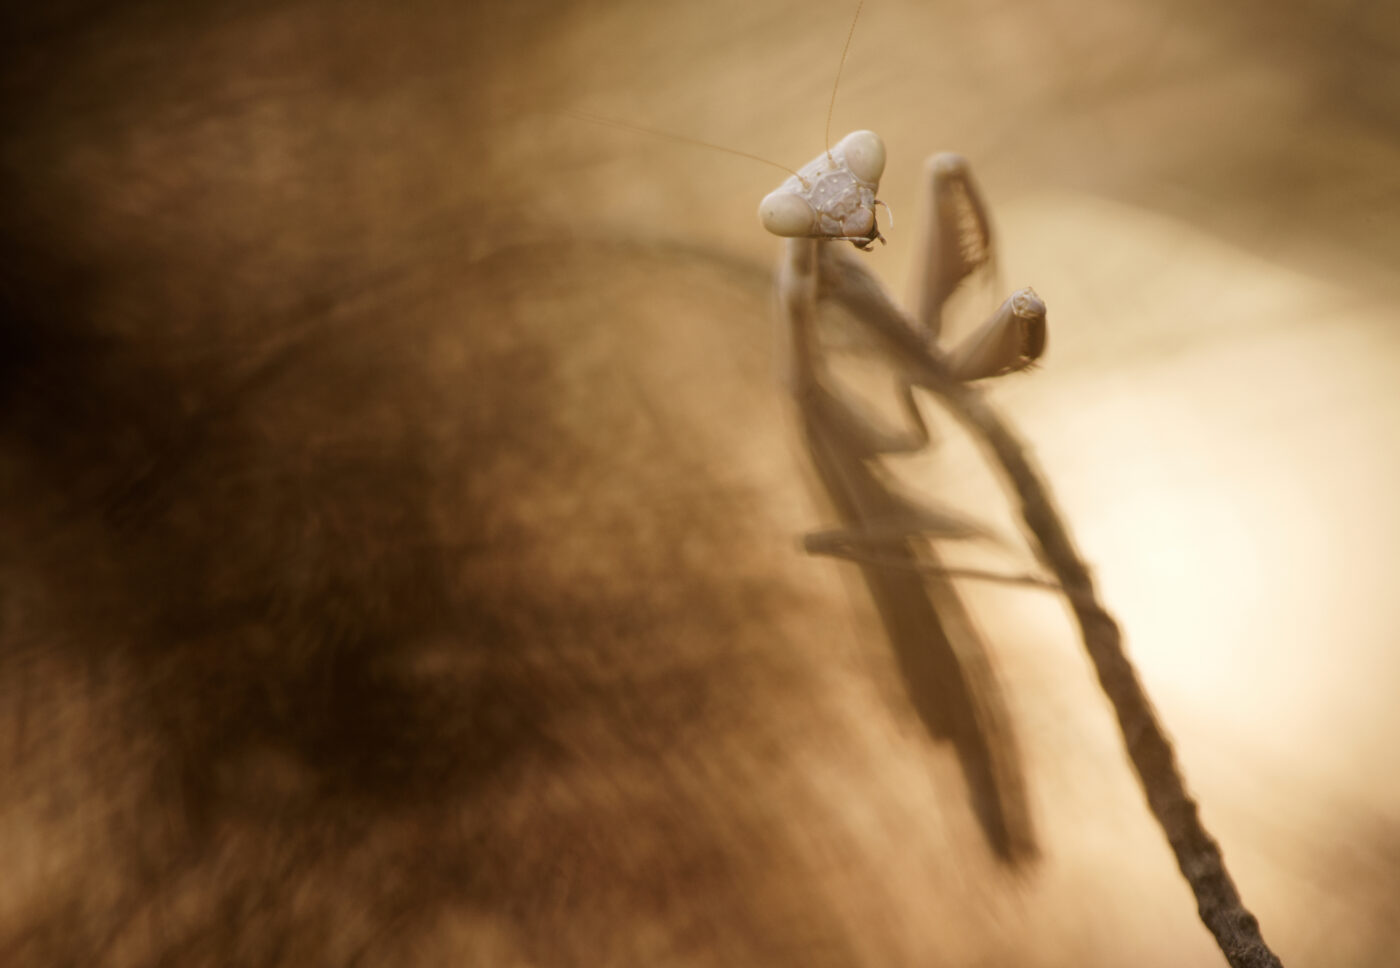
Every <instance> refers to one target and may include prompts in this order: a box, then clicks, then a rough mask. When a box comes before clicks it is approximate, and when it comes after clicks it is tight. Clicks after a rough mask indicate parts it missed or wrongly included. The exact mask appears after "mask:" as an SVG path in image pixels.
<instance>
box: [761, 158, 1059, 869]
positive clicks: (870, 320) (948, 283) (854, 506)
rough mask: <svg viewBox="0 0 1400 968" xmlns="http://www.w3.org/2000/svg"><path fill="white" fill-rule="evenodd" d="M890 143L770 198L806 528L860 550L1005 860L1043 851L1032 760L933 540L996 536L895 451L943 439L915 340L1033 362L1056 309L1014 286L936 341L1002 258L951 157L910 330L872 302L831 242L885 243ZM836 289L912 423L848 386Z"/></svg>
mask: <svg viewBox="0 0 1400 968" xmlns="http://www.w3.org/2000/svg"><path fill="white" fill-rule="evenodd" d="M884 164H885V149H884V145H883V143H882V142H881V140H880V138H879V136H878V135H876V134H875V133H874V132H872V131H856V132H853V133H851V134H849V135H847V136H846V137H845V138H843V139H841V141H839V142H838V143H837V144H836V145H834V146H832V148H831V149H829V150H828V151H826V152H824V153H823V154H821V155H819V156H818V157H817V158H816V159H814V160H813V161H812V162H811V163H809V164H808V165H806V166H804V167H803V168H802V169H801V170H800V171H799V172H797V173H796V174H794V175H793V176H792V177H790V178H789V179H788V180H787V181H786V182H785V183H784V184H783V185H782V186H781V187H780V188H778V189H777V190H776V191H774V192H772V193H770V194H769V195H768V196H767V197H766V198H765V199H764V200H763V202H762V204H761V205H760V207H759V218H760V221H761V222H762V223H763V225H764V227H765V228H767V229H768V230H769V231H770V232H772V233H774V234H775V235H779V236H783V237H785V238H786V239H787V241H786V243H785V250H784V255H783V258H782V261H781V263H780V266H779V270H778V276H777V296H778V299H777V302H778V304H779V307H780V314H781V316H782V320H783V323H784V325H785V328H786V337H785V342H786V345H787V356H788V361H787V380H788V384H789V390H790V392H791V393H792V396H793V399H794V401H795V403H796V405H797V410H798V413H799V416H800V423H801V426H802V432H803V436H804V439H805V442H806V446H807V450H808V453H809V456H810V458H811V462H812V464H813V466H814V468H815V470H816V472H817V476H818V477H819V478H820V480H821V483H822V486H823V488H824V489H825V491H826V494H827V496H828V498H829V499H830V502H831V504H832V505H833V506H834V508H835V510H836V513H837V514H838V516H839V517H840V519H841V527H839V528H836V529H832V530H826V531H820V532H816V533H813V534H809V535H808V536H807V537H806V539H805V541H804V545H805V547H806V549H807V551H808V552H810V553H814V554H824V555H834V556H837V557H844V558H849V559H852V560H854V561H855V562H856V563H857V564H858V565H859V566H860V569H861V573H862V576H863V578H864V581H865V584H866V586H867V588H868V590H869V592H870V595H871V597H872V599H873V601H874V603H875V606H876V609H877V611H878V612H879V615H880V619H881V621H882V623H883V625H884V629H885V632H886V635H887V637H888V640H889V642H890V645H891V646H892V648H893V649H894V652H895V655H896V659H897V661H898V664H899V668H900V671H901V675H902V678H903V681H904V683H905V688H906V691H907V693H908V694H909V697H910V699H911V701H912V703H913V705H914V707H915V710H916V711H917V713H918V715H919V717H920V719H921V720H922V722H923V724H924V726H925V728H926V729H927V730H928V731H929V733H930V734H931V735H932V736H934V737H938V738H945V739H949V740H951V742H952V744H953V745H954V747H955V749H956V750H957V754H958V758H959V761H960V763H961V766H962V770H963V773H964V775H965V777H966V780H967V782H968V786H969V790H970V791H971V794H972V800H973V806H974V809H975V811H976V813H977V816H978V818H979V820H980V822H981V824H982V827H983V830H984V832H985V834H986V836H987V840H988V842H989V844H990V845H991V846H992V848H993V850H994V851H995V852H996V854H997V855H998V856H999V857H1001V858H1002V859H1003V860H1005V861H1008V862H1017V861H1021V860H1025V859H1028V858H1030V857H1031V856H1033V855H1034V854H1035V852H1036V845H1035V834H1034V829H1033V824H1032V821H1031V816H1030V809H1029V805H1028V800H1027V795H1026V789H1025V783H1024V779H1023V776H1022V771H1021V767H1020V762H1019V760H1020V756H1019V752H1018V749H1017V743H1016V740H1015V733H1014V730H1013V728H1012V726H1011V721H1010V716H1009V714H1008V711H1007V709H1006V707H1005V703H1004V701H1003V699H1002V695H1001V690H1000V688H999V687H998V685H997V683H996V681H995V676H994V674H993V672H992V668H991V664H990V662H989V660H988V658H987V656H988V650H987V647H986V645H985V643H984V642H983V640H982V637H981V635H980V634H979V632H978V630H977V628H976V626H975V624H974V623H973V621H972V620H971V617H970V615H969V614H968V612H967V609H966V608H965V606H964V605H963V604H962V601H961V599H960V598H959V596H958V593H957V590H956V588H955V587H954V584H953V576H952V575H951V574H949V573H947V572H944V571H943V570H942V569H941V568H940V564H939V560H938V557H937V553H936V552H935V550H934V548H933V546H932V541H933V540H936V539H955V540H956V539H969V538H975V537H979V536H984V535H985V531H984V530H983V529H981V528H980V527H978V526H977V525H975V524H973V523H971V522H969V521H966V520H964V519H963V518H961V517H959V516H956V515H953V514H950V513H949V512H947V511H945V510H943V509H940V508H936V507H933V506H931V505H929V504H927V503H925V502H923V501H921V500H920V499H919V498H918V497H916V496H914V495H912V494H909V493H906V492H904V491H902V490H901V489H900V488H898V487H897V486H896V485H895V484H894V483H893V481H892V480H891V478H890V475H889V474H888V473H887V472H886V471H885V468H884V467H883V466H882V461H883V460H884V458H886V457H889V456H892V455H897V454H908V453H913V452H916V451H921V450H924V449H926V448H928V447H930V446H931V444H932V440H931V437H930V434H929V430H928V427H927V425H926V423H925V421H924V419H923V417H922V415H921V413H920V410H919V403H918V401H917V399H916V397H915V388H916V387H918V386H920V385H921V384H923V383H925V382H926V381H923V380H921V377H920V374H919V373H917V372H915V371H913V370H911V369H910V368H909V367H908V366H906V365H903V364H902V363H901V360H905V359H907V358H909V354H910V353H911V352H913V353H918V354H928V356H929V358H931V359H937V360H941V361H943V363H944V365H946V367H947V371H948V375H949V377H950V378H951V379H954V380H962V381H966V380H974V379H981V378H985V377H993V376H998V375H1001V374H1005V373H1011V372H1016V371H1019V370H1024V369H1025V368H1026V367H1028V366H1030V365H1031V364H1032V363H1034V362H1035V361H1036V360H1037V359H1038V358H1039V357H1040V356H1041V354H1042V353H1043V352H1044V349H1045V343H1046V339H1045V332H1046V322H1045V305H1044V303H1043V302H1042V301H1041V300H1040V299H1039V298H1038V297H1037V296H1036V295H1035V293H1034V291H1032V290H1030V289H1023V290H1020V291H1018V292H1017V293H1015V294H1013V295H1012V296H1011V297H1010V298H1008V299H1007V300H1006V301H1005V302H1004V303H1003V304H1002V305H1001V307H1000V308H999V309H998V310H997V311H996V312H994V313H993V314H992V315H991V316H990V317H989V318H988V319H987V320H986V321H985V322H984V323H983V324H982V325H981V326H980V327H979V328H978V329H977V330H976V331H975V332H973V333H972V334H971V335H969V336H968V337H967V338H965V339H964V340H962V341H961V342H960V343H959V344H957V345H956V346H954V347H952V348H951V349H950V350H949V351H948V352H947V353H943V352H942V351H940V350H939V347H938V342H939V335H940V332H941V329H942V326H941V321H942V315H943V310H944V307H945V306H946V305H947V303H948V299H949V297H950V296H951V295H952V294H953V292H954V291H956V290H957V289H958V287H959V286H961V285H962V284H963V283H964V282H965V281H966V280H968V279H969V278H970V277H971V276H973V275H974V274H975V273H977V272H979V271H980V270H984V269H986V268H988V267H989V265H990V264H991V262H992V259H993V249H992V242H991V238H992V235H991V229H990V226H989V224H988V221H987V217H986V206H985V205H984V204H983V202H982V199H981V195H980V193H979V191H978V189H977V186H976V184H975V182H974V181H973V179H972V176H971V172H970V169H969V166H968V164H967V163H966V161H965V160H964V159H962V158H961V157H959V156H956V155H939V156H936V157H935V158H933V159H932V160H931V161H930V163H929V165H928V166H927V178H928V194H929V200H930V205H929V209H928V215H927V217H928V222H929V225H928V228H927V230H926V233H925V235H926V237H927V239H928V240H929V241H928V246H927V256H928V258H927V260H926V272H925V279H924V282H923V285H922V286H921V287H920V292H921V299H920V307H919V312H918V316H917V323H916V325H914V326H910V325H907V324H906V323H905V322H903V321H902V320H901V319H900V318H899V317H898V316H891V315H889V314H888V313H880V312H874V313H872V312H871V311H870V307H869V305H868V304H869V303H870V302H871V300H872V299H876V300H878V299H879V298H880V297H879V296H878V295H876V294H878V293H879V292H880V290H879V288H878V284H877V283H876V282H875V280H874V279H873V277H871V276H869V275H868V274H867V273H866V272H865V271H864V270H863V268H862V267H860V266H859V265H858V264H856V263H855V262H854V261H852V260H851V259H849V258H839V257H837V256H836V255H835V254H833V247H832V246H830V245H828V244H827V243H830V242H842V241H844V242H851V243H852V244H853V245H854V246H855V247H856V248H858V249H862V250H864V249H866V248H867V247H868V246H869V245H870V244H871V243H872V242H873V241H875V240H877V239H881V236H880V232H879V227H878V222H877V219H876V214H877V210H876V205H877V204H878V202H877V200H876V198H875V194H876V192H877V191H878V185H879V179H880V177H881V175H882V174H883V169H884ZM823 297H826V298H830V299H833V300H835V301H836V302H839V303H842V304H844V306H845V308H846V309H847V310H849V311H850V312H851V319H852V321H853V323H852V324H853V325H855V326H858V327H860V328H861V329H862V330H864V331H865V333H864V335H867V336H869V337H870V338H871V341H873V342H874V343H875V344H876V345H877V346H879V348H880V353H881V356H882V358H883V359H884V360H885V361H886V362H887V363H888V365H889V366H890V369H891V371H892V376H893V378H894V380H895V383H896V387H895V393H896V397H897V400H898V405H899V411H900V413H901V415H902V417H903V421H902V422H903V426H898V427H889V426H882V425H881V423H880V422H879V420H878V419H877V418H876V416H875V415H874V414H873V413H872V412H869V411H868V410H863V409H862V407H861V406H860V404H859V403H858V401H856V400H855V399H854V398H852V397H851V396H850V395H848V394H847V393H846V392H844V391H843V389H842V387H841V385H840V381H839V380H838V379H837V378H836V376H835V374H834V373H833V369H832V367H831V365H830V359H829V354H828V353H827V351H826V350H825V348H824V347H823V343H822V340H821V337H820V334H819V333H818V327H817V323H816V319H817V311H818V302H819V301H820V300H821V299H822V298H823Z"/></svg>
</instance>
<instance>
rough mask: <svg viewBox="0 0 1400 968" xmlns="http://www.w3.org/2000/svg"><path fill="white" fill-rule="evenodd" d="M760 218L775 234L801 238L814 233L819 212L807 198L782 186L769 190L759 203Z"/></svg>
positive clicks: (788, 237) (766, 227)
mask: <svg viewBox="0 0 1400 968" xmlns="http://www.w3.org/2000/svg"><path fill="white" fill-rule="evenodd" d="M758 220H759V221H760V222H762V223H763V227H764V228H765V229H767V230H768V231H769V232H772V233H773V234H774V235H777V236H780V237H782V238H785V239H800V238H803V237H805V236H810V235H813V234H814V229H815V228H816V224H817V213H816V212H815V211H814V210H813V209H812V205H811V203H810V202H808V201H807V199H805V198H803V197H802V196H801V195H798V194H795V193H793V192H790V191H787V190H785V189H784V188H780V189H778V190H777V191H775V192H769V193H768V194H767V195H766V196H764V199H763V201H762V202H760V203H759V206H758Z"/></svg>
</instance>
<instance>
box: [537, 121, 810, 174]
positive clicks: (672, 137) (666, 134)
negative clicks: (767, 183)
mask: <svg viewBox="0 0 1400 968" xmlns="http://www.w3.org/2000/svg"><path fill="white" fill-rule="evenodd" d="M555 113H557V114H561V115H563V116H564V117H566V118H573V119H574V120H576V121H587V122H589V123H590V124H601V125H603V126H604V127H607V128H618V129H620V130H622V131H632V132H634V133H636V134H645V135H650V136H651V137H653V138H665V139H666V140H667V141H678V142H680V143H681V144H683V145H691V146H693V147H697V148H710V149H712V150H714V151H722V152H724V153H725V154H726V155H737V156H738V157H740V158H747V159H749V161H757V162H762V163H763V164H765V165H769V166H771V167H773V168H777V169H779V170H780V171H785V172H787V173H788V174H789V175H792V176H793V177H794V178H801V177H802V176H801V175H799V174H798V173H797V172H795V171H793V170H792V169H791V168H789V167H788V166H787V165H780V164H778V163H777V162H776V161H771V160H770V159H768V158H764V157H763V156H762V155H754V154H750V153H749V152H747V151H739V150H738V149H735V148H726V147H725V146H724V145H717V144H712V143H711V142H709V141H701V140H700V139H699V138H690V137H687V136H686V135H683V134H673V133H671V132H670V131H661V130H659V129H657V128H647V127H643V126H642V125H640V124H628V123H627V122H626V121H618V120H617V119H616V118H604V117H601V116H599V115H596V114H586V113H584V112H583V111H557V112H555ZM829 125H830V122H828V126H829Z"/></svg>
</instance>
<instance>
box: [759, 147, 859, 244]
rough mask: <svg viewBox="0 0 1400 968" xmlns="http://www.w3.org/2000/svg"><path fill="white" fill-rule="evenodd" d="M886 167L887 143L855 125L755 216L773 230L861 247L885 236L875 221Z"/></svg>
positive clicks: (765, 202)
mask: <svg viewBox="0 0 1400 968" xmlns="http://www.w3.org/2000/svg"><path fill="white" fill-rule="evenodd" d="M884 172H885V143H884V142H883V141H881V140H880V136H879V135H878V134H876V133H875V132H874V131H853V132H851V133H850V134H848V135H846V137H844V138H842V139H841V140H840V141H838V142H837V143H836V144H835V145H833V146H832V147H831V148H830V149H828V150H827V151H824V152H822V153H821V154H820V155H818V156H817V157H816V158H814V159H812V160H811V161H809V162H808V163H807V164H805V165H803V166H802V168H801V170H799V171H798V172H797V174H796V175H794V176H793V177H791V178H789V179H788V180H787V181H785V182H783V184H782V185H781V186H780V187H779V188H778V189H777V190H776V191H773V192H770V193H769V194H768V195H767V196H766V197H765V198H764V199H763V201H762V202H761V203H760V204H759V206H758V218H759V221H761V222H762V223H763V227H764V228H765V229H767V230H768V231H769V232H772V233H773V234H774V235H779V236H782V237H783V238H793V239H801V238H807V239H823V240H826V241H834V242H852V243H854V244H855V246H856V248H859V249H865V248H868V247H869V246H870V243H872V242H874V241H875V240H876V239H878V240H879V241H880V242H882V243H883V242H884V241H885V239H884V236H882V235H881V234H880V228H879V226H878V225H877V224H876V221H875V206H876V205H883V204H884V203H883V202H880V201H878V200H877V199H876V198H875V193H876V192H877V191H879V189H880V176H881V175H883V174H884Z"/></svg>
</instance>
